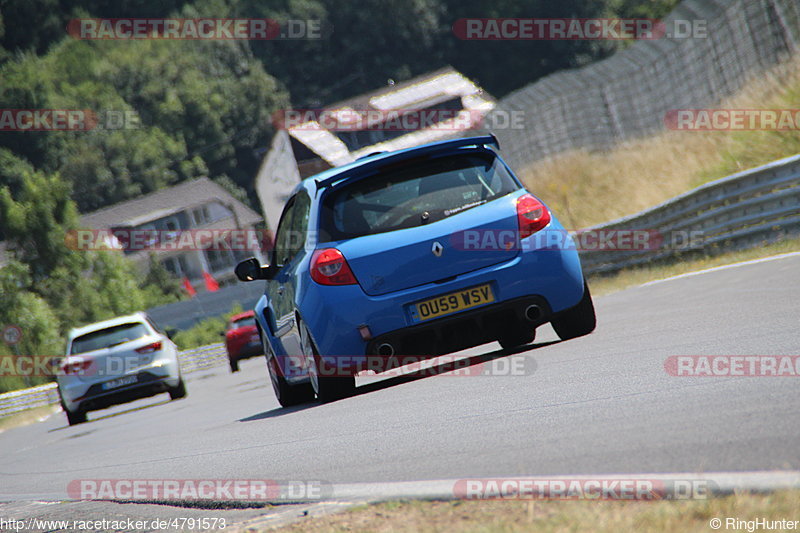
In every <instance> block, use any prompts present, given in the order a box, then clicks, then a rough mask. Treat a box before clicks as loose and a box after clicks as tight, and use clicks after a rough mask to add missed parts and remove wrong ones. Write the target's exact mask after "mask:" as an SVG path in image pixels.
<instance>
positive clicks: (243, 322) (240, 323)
mask: <svg viewBox="0 0 800 533" xmlns="http://www.w3.org/2000/svg"><path fill="white" fill-rule="evenodd" d="M255 325H256V319H255V317H252V316H246V317H244V318H240V319H239V320H234V321H233V322H231V323H230V327H229V329H237V328H246V327H247V326H255Z"/></svg>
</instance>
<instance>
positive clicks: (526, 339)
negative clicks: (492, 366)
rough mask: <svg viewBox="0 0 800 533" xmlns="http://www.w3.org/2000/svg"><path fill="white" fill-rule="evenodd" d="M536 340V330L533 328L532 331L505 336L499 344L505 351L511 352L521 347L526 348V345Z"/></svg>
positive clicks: (521, 331)
mask: <svg viewBox="0 0 800 533" xmlns="http://www.w3.org/2000/svg"><path fill="white" fill-rule="evenodd" d="M535 338H536V329H535V328H531V330H530V331H526V330H520V331H516V332H514V333H510V334H508V335H503V336H502V337H500V338H499V339H497V342H499V343H500V346H501V347H502V348H503V350H506V351H509V350H513V349H514V348H517V347H519V346H524V345H526V344H530V343H532V342H533V341H534V339H535Z"/></svg>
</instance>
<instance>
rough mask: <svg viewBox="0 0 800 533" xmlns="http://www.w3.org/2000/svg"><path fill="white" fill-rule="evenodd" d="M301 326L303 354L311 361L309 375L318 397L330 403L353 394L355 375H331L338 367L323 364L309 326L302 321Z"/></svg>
mask: <svg viewBox="0 0 800 533" xmlns="http://www.w3.org/2000/svg"><path fill="white" fill-rule="evenodd" d="M299 328H300V343H301V345H302V348H303V356H304V357H305V359H306V361H309V364H308V377H309V378H310V380H311V387H312V388H313V389H314V393H315V394H316V395H317V399H318V400H319V401H320V402H322V403H328V402H334V401H336V400H341V399H342V398H347V397H348V396H352V395H353V393H355V391H356V378H355V376H339V375H333V376H332V375H330V374H338V369H326V368H325V367H324V366H323V365H324V362H323V360H322V358H321V357H320V356H319V352H318V351H317V348H316V346H314V341H313V340H312V339H311V334H310V333H309V331H308V328H307V327H306V325H305V324H303V323H302V322H300V325H299ZM329 370H330V371H329Z"/></svg>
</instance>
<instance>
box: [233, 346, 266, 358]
mask: <svg viewBox="0 0 800 533" xmlns="http://www.w3.org/2000/svg"><path fill="white" fill-rule="evenodd" d="M257 355H264V347H263V346H262V345H261V342H260V341H259V342H255V341H253V342H249V343H247V344H243V345H241V346H239V347H238V348H237V349H236V350H234V351H231V350H228V359H230V360H231V361H241V360H242V359H247V358H249V357H255V356H257Z"/></svg>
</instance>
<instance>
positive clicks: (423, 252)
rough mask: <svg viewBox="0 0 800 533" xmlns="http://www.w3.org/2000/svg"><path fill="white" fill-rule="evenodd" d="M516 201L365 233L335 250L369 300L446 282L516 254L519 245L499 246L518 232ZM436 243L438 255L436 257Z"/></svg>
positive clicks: (507, 200) (510, 197) (508, 199)
mask: <svg viewBox="0 0 800 533" xmlns="http://www.w3.org/2000/svg"><path fill="white" fill-rule="evenodd" d="M515 199H516V195H513V197H512V196H506V197H504V198H501V199H498V200H495V201H493V202H490V203H488V204H484V205H482V206H479V207H475V208H473V209H472V210H470V211H467V212H464V213H460V214H458V215H455V216H452V217H450V218H447V219H445V220H440V221H439V222H435V223H433V224H431V225H428V226H419V227H416V228H409V229H403V230H397V231H393V232H391V233H386V234H378V235H367V236H364V237H361V238H359V239H353V240H350V241H347V242H344V243H341V244H340V245H339V246H338V248H339V250H340V251H341V252H342V254H344V256H345V258H346V259H347V262H348V264H349V265H350V268H351V269H352V270H353V274H355V276H356V279H357V280H358V282H359V284H360V285H361V287H362V288H363V289H364V292H366V293H367V294H369V295H372V296H378V295H381V294H386V293H389V292H393V291H398V290H403V289H408V288H411V287H417V286H419V285H424V284H426V283H435V282H443V281H447V280H448V279H451V278H453V277H455V276H458V275H461V274H466V273H468V272H472V271H474V270H479V269H481V268H486V267H489V266H492V265H497V264H499V263H503V262H505V261H508V260H509V259H513V258H514V257H515V256H516V255H517V254H518V253H519V247H518V246H513V247H511V249H507V248H505V246H504V245H503V243H505V242H512V241H511V239H513V237H510V238H509V236H510V235H514V236H516V234H517V214H516V207H515ZM498 240H499V241H500V242H498ZM435 243H438V245H440V246H441V253H440V255H436V254H435V253H434V250H433V248H434V244H435Z"/></svg>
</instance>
